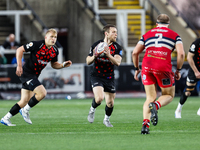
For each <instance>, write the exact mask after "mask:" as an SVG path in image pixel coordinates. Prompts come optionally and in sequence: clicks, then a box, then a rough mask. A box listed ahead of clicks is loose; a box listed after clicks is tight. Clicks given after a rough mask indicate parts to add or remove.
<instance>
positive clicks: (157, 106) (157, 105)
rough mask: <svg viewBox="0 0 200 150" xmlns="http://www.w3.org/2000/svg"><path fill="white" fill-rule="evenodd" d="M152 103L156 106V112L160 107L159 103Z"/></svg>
mask: <svg viewBox="0 0 200 150" xmlns="http://www.w3.org/2000/svg"><path fill="white" fill-rule="evenodd" d="M154 103H155V104H156V110H158V109H160V107H161V104H160V102H159V101H155V102H154Z"/></svg>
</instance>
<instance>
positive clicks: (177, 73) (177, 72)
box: [175, 70, 181, 80]
mask: <svg viewBox="0 0 200 150" xmlns="http://www.w3.org/2000/svg"><path fill="white" fill-rule="evenodd" d="M180 78H181V73H180V72H179V71H178V70H176V72H175V79H176V80H180Z"/></svg>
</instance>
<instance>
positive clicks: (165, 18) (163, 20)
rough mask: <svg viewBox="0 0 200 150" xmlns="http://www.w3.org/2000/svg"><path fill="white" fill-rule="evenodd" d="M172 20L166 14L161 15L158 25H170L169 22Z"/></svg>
mask: <svg viewBox="0 0 200 150" xmlns="http://www.w3.org/2000/svg"><path fill="white" fill-rule="evenodd" d="M169 20H170V18H169V16H168V15H166V14H160V15H159V16H158V17H157V23H158V24H169V22H170V21H169Z"/></svg>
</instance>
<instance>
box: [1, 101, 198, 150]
mask: <svg viewBox="0 0 200 150" xmlns="http://www.w3.org/2000/svg"><path fill="white" fill-rule="evenodd" d="M144 101H145V99H144V98H133V99H116V100H115V107H114V112H113V114H112V117H111V119H110V121H111V123H112V124H113V125H114V127H113V128H107V127H105V126H104V125H103V118H104V114H105V112H104V108H105V101H104V102H103V103H102V104H101V105H100V106H99V107H98V108H97V110H96V114H95V121H94V123H92V124H91V123H89V122H88V121H87V115H88V112H89V108H90V105H91V102H92V99H86V100H85V99H82V100H43V101H41V102H40V103H39V104H38V105H37V106H35V107H34V108H33V109H31V111H30V118H31V120H32V122H33V125H29V124H27V123H26V122H25V121H24V120H23V118H22V117H21V115H20V114H17V115H16V116H15V117H13V118H11V122H12V123H13V124H16V125H17V126H16V127H7V126H5V125H2V124H0V135H1V136H0V149H1V150H13V149H15V150H19V149H20V150H24V149H27V150H36V149H37V150H55V149H56V150H64V149H66V150H67V149H76V150H82V149H85V150H89V149H95V150H103V149H109V150H127V149H135V150H143V149H144V150H145V149H148V150H151V149H152V150H154V149H162V150H169V149H170V150H175V149H177V150H180V149H184V150H188V149H191V150H195V149H199V147H200V142H199V138H200V127H199V125H200V124H199V123H200V121H199V120H200V116H197V114H196V113H197V110H198V108H199V106H200V102H199V97H190V98H189V99H188V101H187V102H186V104H185V105H184V107H183V111H182V119H175V118H174V111H175V109H176V107H177V104H178V101H179V98H175V99H174V100H173V102H172V103H170V104H169V105H168V106H165V107H163V108H161V109H160V110H159V112H158V117H159V121H158V124H157V126H153V125H152V124H151V126H150V135H141V134H140V132H141V127H142V107H143V103H144ZM15 103H16V101H0V115H1V117H3V116H4V115H5V114H6V113H7V112H8V111H9V109H10V107H11V106H13V105H14V104H15Z"/></svg>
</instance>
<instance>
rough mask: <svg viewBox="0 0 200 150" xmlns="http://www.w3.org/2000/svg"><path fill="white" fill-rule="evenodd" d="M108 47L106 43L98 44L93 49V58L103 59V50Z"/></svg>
mask: <svg viewBox="0 0 200 150" xmlns="http://www.w3.org/2000/svg"><path fill="white" fill-rule="evenodd" d="M106 46H108V44H107V43H106V42H100V43H99V44H98V45H97V46H96V48H95V56H96V57H103V56H105V54H104V48H105V47H106ZM108 47H109V46H108Z"/></svg>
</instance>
